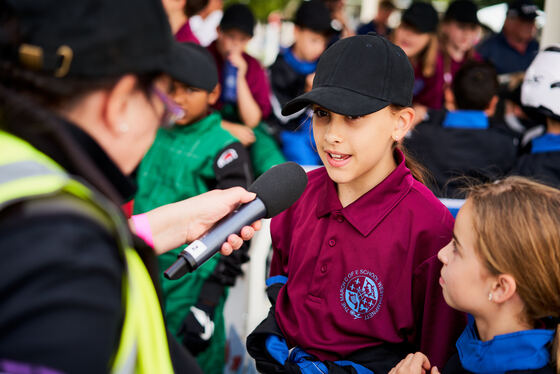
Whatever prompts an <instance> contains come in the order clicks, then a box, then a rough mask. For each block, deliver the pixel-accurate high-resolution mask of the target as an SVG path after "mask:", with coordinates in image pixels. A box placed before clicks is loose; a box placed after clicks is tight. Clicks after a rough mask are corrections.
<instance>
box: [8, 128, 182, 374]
mask: <svg viewBox="0 0 560 374" xmlns="http://www.w3.org/2000/svg"><path fill="white" fill-rule="evenodd" d="M63 193H67V194H70V195H73V196H75V197H77V198H79V199H80V200H82V201H83V202H85V203H87V206H88V208H89V209H85V210H84V213H86V214H88V215H89V216H90V217H91V218H92V219H94V220H95V221H97V222H100V223H101V224H102V225H103V226H105V227H107V226H108V227H109V228H110V229H111V231H113V232H114V235H115V237H116V239H117V240H118V245H119V249H120V250H121V252H122V254H123V256H124V259H125V263H126V277H123V294H124V296H125V297H124V299H125V306H124V307H125V319H124V323H123V326H122V331H121V338H120V344H119V347H118V350H117V352H116V354H115V357H114V360H113V366H112V372H113V373H116V374H129V373H146V374H147V373H158V374H159V373H173V366H172V364H171V358H170V356H169V348H168V344H167V336H166V332H165V327H164V324H163V317H162V313H161V309H160V306H159V302H158V298H157V295H156V291H155V289H154V286H153V284H152V280H151V278H150V275H149V274H148V271H147V270H146V267H145V266H144V264H143V262H142V260H141V259H140V257H139V256H138V253H137V252H136V251H135V250H134V249H132V248H131V245H130V243H131V242H132V241H131V238H130V234H129V231H128V227H127V223H126V221H125V220H124V219H123V217H122V215H121V214H120V212H119V211H118V207H116V206H115V205H114V204H112V203H110V202H109V201H108V200H106V199H105V198H104V197H102V196H100V195H99V194H96V193H95V192H93V190H91V189H90V188H88V187H86V186H85V185H84V184H83V183H80V182H78V181H76V180H74V179H72V178H70V176H69V175H68V174H67V173H66V172H65V171H64V169H62V168H61V167H60V166H59V165H58V164H56V163H55V162H54V161H53V160H52V159H50V158H49V157H47V156H46V155H44V154H43V153H41V152H39V151H38V150H36V149H35V148H33V147H32V146H31V145H30V144H29V143H27V142H25V141H23V140H21V139H20V138H17V137H15V136H13V135H10V134H8V133H6V132H3V131H0V209H3V208H5V207H7V206H8V205H11V204H14V203H16V202H19V201H24V200H30V199H32V198H34V197H48V196H59V195H60V194H63ZM90 211H91V212H94V211H95V212H94V213H90ZM100 217H101V218H100Z"/></svg>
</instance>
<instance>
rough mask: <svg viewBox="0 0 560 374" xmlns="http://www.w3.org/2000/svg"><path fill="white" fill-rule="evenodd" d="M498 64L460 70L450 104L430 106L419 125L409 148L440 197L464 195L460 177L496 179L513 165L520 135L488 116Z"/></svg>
mask: <svg viewBox="0 0 560 374" xmlns="http://www.w3.org/2000/svg"><path fill="white" fill-rule="evenodd" d="M497 92H498V80H497V77H496V72H495V70H494V68H493V67H492V66H491V65H490V64H488V63H485V62H476V61H473V62H469V63H467V64H465V66H463V67H462V68H461V69H459V71H458V72H457V74H456V76H455V79H454V81H453V83H452V86H451V90H449V89H447V90H446V93H445V95H446V99H447V101H448V102H447V107H448V108H452V110H450V111H447V110H431V111H429V112H428V119H427V120H426V121H424V122H421V123H420V124H418V125H417V126H416V127H415V129H414V130H413V132H412V133H411V134H410V136H409V137H408V138H407V139H405V143H404V144H405V146H406V148H407V149H409V151H410V153H411V154H412V155H413V156H414V157H415V158H416V159H417V160H418V161H419V162H420V163H422V164H423V165H424V166H425V167H427V168H428V170H429V171H430V172H431V174H432V175H433V178H434V181H433V182H434V183H435V185H434V186H430V187H432V189H433V191H434V193H435V194H436V195H437V196H439V197H449V198H460V197H462V193H461V191H460V187H462V186H461V180H460V178H458V177H464V176H467V177H475V178H480V179H483V180H492V179H495V178H498V177H501V176H503V175H505V174H506V173H508V172H509V171H510V170H511V168H512V167H513V165H514V164H515V158H516V155H517V151H518V138H517V137H516V136H515V134H514V133H512V132H511V131H509V130H508V129H507V128H506V126H505V125H504V124H503V123H496V122H493V121H492V120H491V119H490V117H491V116H492V114H493V112H494V107H495V105H496V103H497V101H498V98H497V96H496V95H497Z"/></svg>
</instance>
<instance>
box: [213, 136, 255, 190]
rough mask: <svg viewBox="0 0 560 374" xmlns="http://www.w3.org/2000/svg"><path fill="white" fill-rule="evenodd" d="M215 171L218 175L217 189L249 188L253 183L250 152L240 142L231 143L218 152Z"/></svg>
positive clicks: (215, 159)
mask: <svg viewBox="0 0 560 374" xmlns="http://www.w3.org/2000/svg"><path fill="white" fill-rule="evenodd" d="M213 169H214V173H215V175H216V186H215V188H219V189H226V188H230V187H237V186H241V187H243V188H247V187H249V185H250V184H251V183H252V182H253V170H252V167H251V158H250V156H249V152H248V151H247V149H246V148H245V147H244V146H243V145H242V144H241V143H239V142H234V143H231V144H229V145H227V146H226V147H224V148H222V150H221V151H220V152H218V154H217V155H216V157H215V158H214V164H213Z"/></svg>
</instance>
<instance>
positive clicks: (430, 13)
mask: <svg viewBox="0 0 560 374" xmlns="http://www.w3.org/2000/svg"><path fill="white" fill-rule="evenodd" d="M401 20H402V22H404V23H406V24H407V25H410V26H412V27H414V28H415V29H416V30H418V31H419V32H421V33H426V32H435V31H436V30H437V25H438V22H439V18H438V14H437V12H436V10H435V9H434V7H433V6H432V5H431V4H428V3H412V5H411V6H409V7H408V9H407V10H405V11H404V13H403V15H402V18H401Z"/></svg>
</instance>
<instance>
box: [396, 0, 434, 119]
mask: <svg viewBox="0 0 560 374" xmlns="http://www.w3.org/2000/svg"><path fill="white" fill-rule="evenodd" d="M438 22H439V19H438V14H437V12H436V10H435V9H434V7H433V6H432V5H431V4H429V3H421V2H418V3H416V2H415V3H413V4H412V5H411V6H410V7H409V8H408V9H407V10H405V11H404V13H403V15H402V18H401V24H400V25H399V27H397V28H396V29H395V31H394V34H393V39H392V40H393V42H394V43H395V44H396V45H398V46H399V47H401V48H402V49H403V51H404V52H405V53H406V55H407V56H408V58H409V59H410V63H411V64H412V67H413V68H414V77H415V81H414V90H413V95H414V99H413V101H414V104H415V106H414V108H415V109H416V122H418V121H420V120H422V118H423V117H424V115H425V113H426V109H427V108H437V109H439V108H441V106H442V102H443V100H442V98H443V97H441V98H439V99H438V98H437V97H436V96H434V95H433V91H434V90H437V88H438V83H437V81H436V77H437V76H438V75H439V74H438V72H437V71H436V70H437V64H436V62H437V53H438V49H439V44H438V38H437V27H438Z"/></svg>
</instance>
